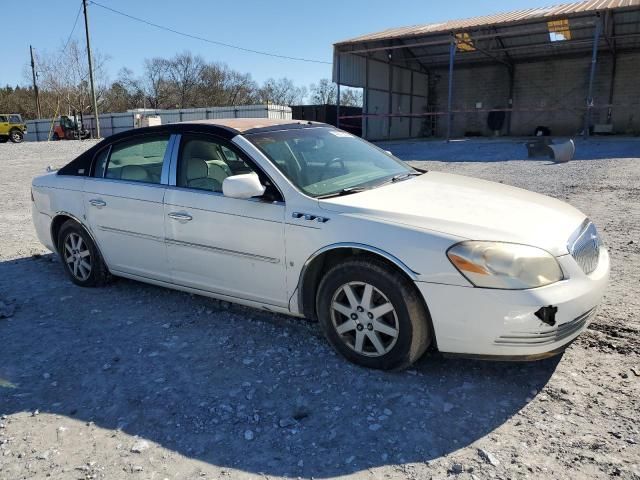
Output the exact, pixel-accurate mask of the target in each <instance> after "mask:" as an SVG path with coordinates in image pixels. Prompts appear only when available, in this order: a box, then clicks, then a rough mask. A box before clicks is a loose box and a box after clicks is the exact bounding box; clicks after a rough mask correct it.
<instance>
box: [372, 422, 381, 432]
mask: <svg viewBox="0 0 640 480" xmlns="http://www.w3.org/2000/svg"><path fill="white" fill-rule="evenodd" d="M381 428H382V425H380V424H379V423H372V424H371V425H369V430H371V431H372V432H377V431H378V430H380V429H381Z"/></svg>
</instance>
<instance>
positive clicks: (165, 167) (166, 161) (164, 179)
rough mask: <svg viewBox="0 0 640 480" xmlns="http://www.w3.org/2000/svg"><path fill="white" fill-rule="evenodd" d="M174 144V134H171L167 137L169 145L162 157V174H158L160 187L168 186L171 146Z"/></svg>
mask: <svg viewBox="0 0 640 480" xmlns="http://www.w3.org/2000/svg"><path fill="white" fill-rule="evenodd" d="M175 142H176V136H175V134H171V136H170V137H169V144H168V145H167V149H166V150H165V151H164V157H163V158H162V173H161V174H160V183H161V184H162V185H169V168H170V166H171V165H170V163H171V155H172V153H173V146H174V145H175Z"/></svg>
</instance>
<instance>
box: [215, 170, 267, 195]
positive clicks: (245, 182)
mask: <svg viewBox="0 0 640 480" xmlns="http://www.w3.org/2000/svg"><path fill="white" fill-rule="evenodd" d="M265 190H266V188H265V186H264V185H262V184H261V183H260V179H259V178H258V175H256V174H255V173H245V174H243V175H232V176H230V177H227V178H225V179H224V181H223V182H222V193H223V194H224V196H225V197H230V198H242V199H247V198H252V197H259V196H261V195H264V191H265Z"/></svg>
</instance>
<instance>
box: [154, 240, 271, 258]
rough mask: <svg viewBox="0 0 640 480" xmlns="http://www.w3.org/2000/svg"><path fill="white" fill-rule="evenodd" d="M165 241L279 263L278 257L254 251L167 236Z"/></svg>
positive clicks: (169, 243)
mask: <svg viewBox="0 0 640 480" xmlns="http://www.w3.org/2000/svg"><path fill="white" fill-rule="evenodd" d="M165 241H166V242H167V244H168V245H177V246H180V247H189V248H198V249H201V250H207V251H212V252H216V253H222V254H226V255H235V256H237V257H244V258H251V259H253V260H259V261H261V262H267V263H280V259H279V258H273V257H265V256H263V255H256V254H255V253H248V252H240V251H237V250H229V249H226V248H219V247H212V246H210V245H202V244H200V243H191V242H182V241H180V240H176V239H173V238H167V239H165Z"/></svg>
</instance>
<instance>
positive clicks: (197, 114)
mask: <svg viewBox="0 0 640 480" xmlns="http://www.w3.org/2000/svg"><path fill="white" fill-rule="evenodd" d="M136 113H138V112H124V113H104V114H101V115H100V116H99V118H100V133H101V135H102V136H103V137H109V136H111V135H113V134H115V133H120V132H124V131H125V130H130V129H132V128H133V126H134V117H135V115H136ZM139 113H142V112H139ZM144 114H145V115H160V118H161V120H162V124H163V125H164V124H167V123H176V122H187V121H193V120H208V119H216V118H282V119H291V118H292V115H291V108H290V107H286V106H283V105H242V106H236V107H207V108H183V109H180V110H145V111H144ZM55 120H57V119H44V120H27V122H26V123H27V128H28V130H27V136H26V137H25V140H27V141H43V140H47V139H48V138H49V132H50V131H51V129H52V126H51V125H52V122H54V121H55ZM84 125H85V127H86V128H87V129H90V130H91V131H92V133H93V134H94V135H95V120H94V118H93V115H85V116H84Z"/></svg>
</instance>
